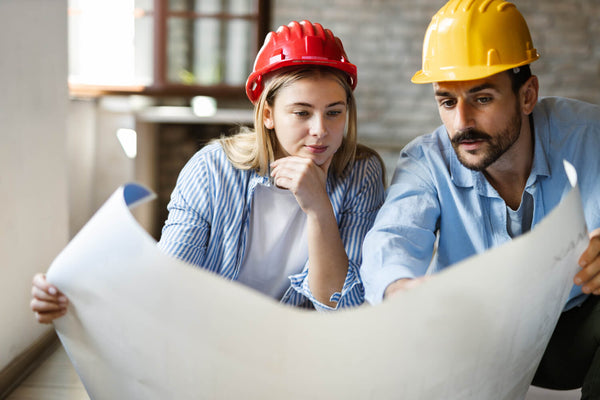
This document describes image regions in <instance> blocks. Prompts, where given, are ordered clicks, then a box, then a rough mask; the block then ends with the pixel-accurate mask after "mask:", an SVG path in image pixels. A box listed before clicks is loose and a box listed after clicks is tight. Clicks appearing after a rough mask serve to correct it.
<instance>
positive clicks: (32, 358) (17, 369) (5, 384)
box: [0, 329, 60, 399]
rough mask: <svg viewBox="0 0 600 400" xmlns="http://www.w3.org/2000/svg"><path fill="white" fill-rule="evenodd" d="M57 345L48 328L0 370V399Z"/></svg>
mask: <svg viewBox="0 0 600 400" xmlns="http://www.w3.org/2000/svg"><path fill="white" fill-rule="evenodd" d="M58 346H60V341H59V340H58V336H56V332H55V331H54V329H50V330H48V332H46V333H45V334H44V335H42V336H41V337H40V338H39V339H38V340H36V341H35V342H34V343H33V344H32V345H31V346H29V347H28V348H27V349H25V351H23V352H22V353H21V354H19V355H18V356H17V358H15V359H14V360H13V361H11V363H10V364H8V365H7V366H6V367H5V368H4V369H3V370H2V371H0V399H4V398H5V397H7V396H8V395H9V394H10V392H12V391H13V390H14V389H15V388H16V387H17V386H18V385H19V384H20V383H21V382H22V381H23V380H24V379H25V378H26V377H27V375H29V374H30V373H31V372H32V371H33V370H34V369H36V368H37V367H38V366H39V365H40V364H41V363H42V362H43V361H44V360H45V359H46V358H47V357H48V356H49V355H50V354H52V353H53V352H54V351H55V350H56V349H57V348H58Z"/></svg>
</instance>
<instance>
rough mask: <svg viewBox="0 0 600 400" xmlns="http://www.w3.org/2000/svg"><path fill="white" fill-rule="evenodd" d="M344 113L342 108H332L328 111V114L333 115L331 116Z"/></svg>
mask: <svg viewBox="0 0 600 400" xmlns="http://www.w3.org/2000/svg"><path fill="white" fill-rule="evenodd" d="M341 113H342V110H330V111H328V112H327V115H329V116H331V117H335V116H337V115H340V114H341Z"/></svg>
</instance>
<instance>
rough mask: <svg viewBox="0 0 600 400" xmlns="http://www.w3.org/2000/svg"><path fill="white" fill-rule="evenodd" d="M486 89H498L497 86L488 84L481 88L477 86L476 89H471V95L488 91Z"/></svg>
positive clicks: (482, 85)
mask: <svg viewBox="0 0 600 400" xmlns="http://www.w3.org/2000/svg"><path fill="white" fill-rule="evenodd" d="M486 89H496V85H493V84H491V83H489V82H486V83H483V84H481V85H479V86H475V87H473V88H471V89H469V93H477V92H480V91H482V90H486Z"/></svg>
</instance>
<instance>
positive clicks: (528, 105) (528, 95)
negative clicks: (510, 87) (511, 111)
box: [519, 75, 540, 115]
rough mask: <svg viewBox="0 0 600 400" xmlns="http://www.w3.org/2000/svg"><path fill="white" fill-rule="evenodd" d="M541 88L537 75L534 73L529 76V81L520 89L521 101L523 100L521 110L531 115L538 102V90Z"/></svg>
mask: <svg viewBox="0 0 600 400" xmlns="http://www.w3.org/2000/svg"><path fill="white" fill-rule="evenodd" d="M539 88H540V84H539V82H538V79H537V76H535V75H532V76H531V77H529V79H528V80H527V82H525V83H524V84H523V86H521V89H519V95H520V98H519V101H520V102H521V111H522V112H523V114H525V115H529V114H531V113H532V112H533V108H534V107H535V105H536V104H537V101H538V91H539Z"/></svg>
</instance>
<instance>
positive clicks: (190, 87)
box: [69, 0, 271, 99]
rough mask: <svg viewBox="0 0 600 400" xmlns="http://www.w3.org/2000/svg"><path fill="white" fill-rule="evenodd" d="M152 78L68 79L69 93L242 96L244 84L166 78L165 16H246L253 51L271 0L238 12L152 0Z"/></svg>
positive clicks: (263, 32)
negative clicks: (133, 81) (116, 81)
mask: <svg viewBox="0 0 600 400" xmlns="http://www.w3.org/2000/svg"><path fill="white" fill-rule="evenodd" d="M153 6H154V10H153V11H152V12H151V14H152V18H153V26H154V30H153V38H152V40H153V52H154V54H153V60H152V68H153V79H152V84H151V85H147V86H145V85H131V86H111V85H92V84H81V83H77V84H72V83H70V82H69V93H70V95H71V96H73V97H99V96H103V95H127V94H131V95H133V94H137V95H147V96H156V97H161V96H166V97H168V96H179V97H193V96H212V97H216V98H232V99H238V98H239V99H242V98H245V88H244V87H243V85H227V84H217V85H201V84H184V83H173V82H169V81H168V79H167V45H168V44H167V42H168V40H167V35H168V29H167V24H168V19H169V18H172V17H175V18H181V17H183V18H189V19H199V18H213V19H214V18H216V19H219V20H222V21H226V20H231V19H246V20H249V21H256V25H255V40H254V54H256V53H257V52H258V50H259V49H260V47H261V46H262V43H263V41H264V38H265V36H266V35H267V33H268V32H269V30H270V29H269V26H270V25H269V24H270V19H271V0H257V9H256V10H255V12H254V13H251V14H245V15H239V14H229V13H217V14H202V13H198V12H194V11H176V10H172V11H171V10H169V9H168V0H153Z"/></svg>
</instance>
